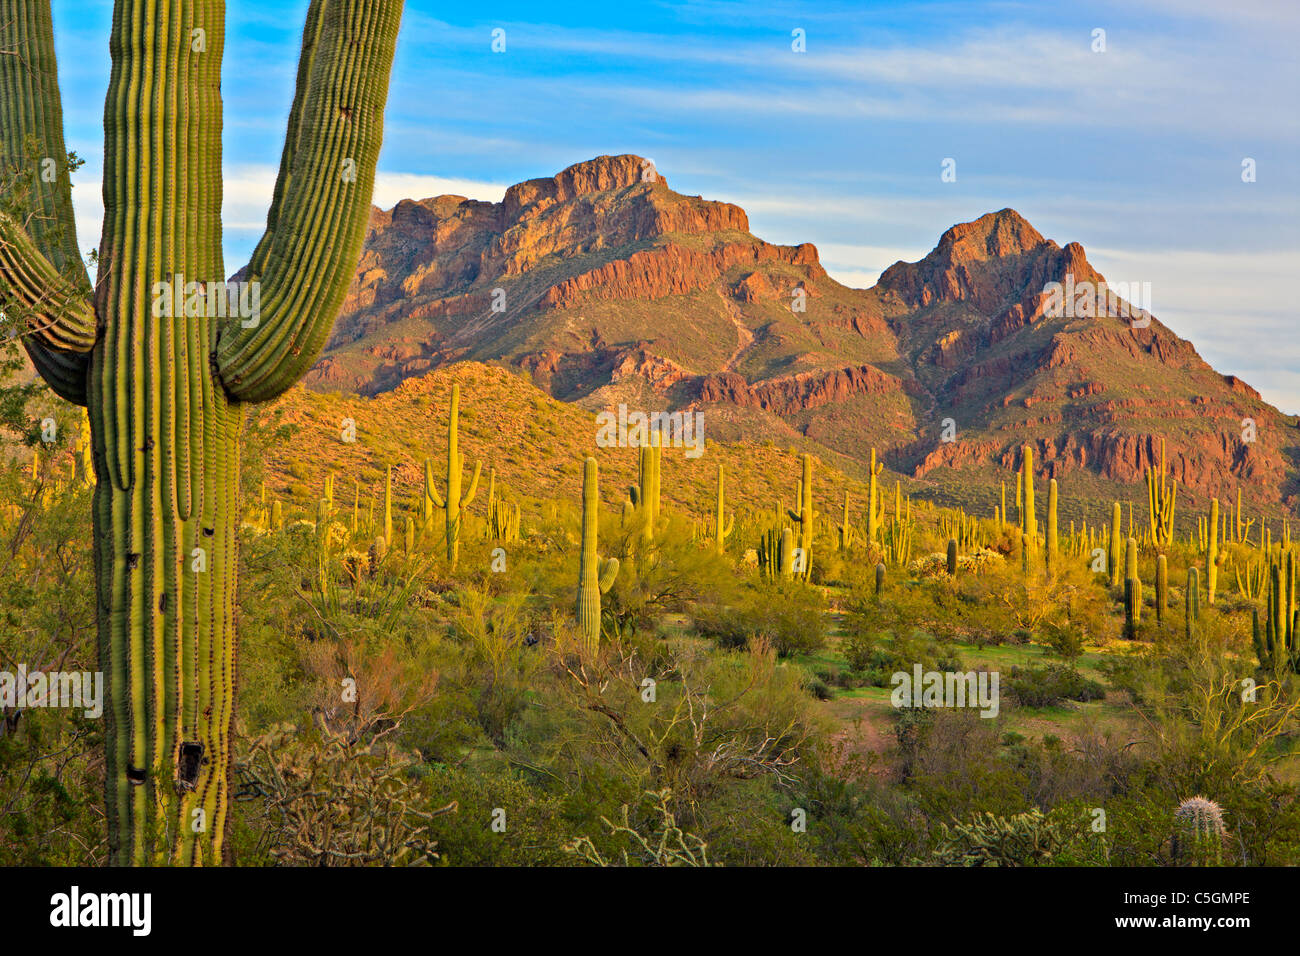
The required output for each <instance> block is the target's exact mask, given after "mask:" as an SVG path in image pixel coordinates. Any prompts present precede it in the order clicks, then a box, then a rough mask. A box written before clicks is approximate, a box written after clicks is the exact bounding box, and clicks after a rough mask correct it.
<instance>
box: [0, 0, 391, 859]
mask: <svg viewBox="0 0 1300 956" xmlns="http://www.w3.org/2000/svg"><path fill="white" fill-rule="evenodd" d="M401 8H402V4H401V3H400V2H399V0H341V2H338V0H329V2H326V0H313V2H312V3H311V4H310V6H309V8H308V11H307V29H306V31H305V37H306V42H304V44H303V54H302V62H301V66H300V69H299V71H298V79H297V89H296V92H295V95H294V99H293V105H292V108H291V112H290V120H289V132H288V136H287V138H286V142H285V147H284V151H283V158H282V161H281V167H280V175H279V178H278V180H277V183H276V188H275V194H274V197H273V200H272V203H271V208H270V211H269V214H268V216H267V230H266V233H265V235H264V236H263V238H262V240H261V242H260V243H259V244H258V246H257V249H256V251H255V252H254V254H253V258H252V261H251V262H250V263H249V264H248V268H247V270H246V275H247V277H248V278H247V281H248V282H249V283H251V284H252V285H251V287H252V288H255V289H257V290H258V293H259V295H258V298H259V301H260V303H261V307H260V315H259V316H258V317H257V319H258V320H257V321H256V322H245V321H242V320H244V319H247V318H250V316H247V315H238V314H237V315H234V316H227V314H226V310H225V308H224V306H225V305H226V304H227V302H228V300H226V301H218V300H222V299H223V298H224V297H225V295H226V288H225V277H226V275H227V274H228V273H227V270H226V268H225V266H224V264H223V261H222V249H221V224H220V216H221V195H222V191H221V131H222V101H221V89H220V83H221V58H222V51H223V48H224V45H225V35H224V34H225V30H224V21H225V17H224V4H222V3H221V2H219V0H169V2H164V0H139V2H135V3H125V2H119V3H117V4H116V7H115V11H114V18H113V35H112V38H111V40H110V43H109V49H110V52H111V55H112V72H111V78H110V81H109V88H108V95H107V97H106V101H105V110H104V166H103V198H104V220H103V221H104V229H103V235H102V237H101V239H100V242H99V250H100V259H99V280H98V287H97V288H96V290H95V291H94V293H93V295H92V293H91V291H90V285H89V282H88V281H87V277H86V273H85V270H84V268H82V267H81V265H80V254H79V251H78V250H79V246H78V243H77V238H76V233H75V225H74V223H73V217H72V206H71V193H70V184H69V180H68V176H67V168H66V163H65V157H66V156H67V151H66V148H65V145H64V140H63V134H62V123H63V118H62V110H61V103H60V97H59V93H58V79H57V70H56V66H55V53H54V40H53V28H52V24H51V17H50V10H49V4H48V3H32V2H19V0H8V2H6V3H4V5H3V12H0V49H3V50H4V51H5V53H6V54H14V55H12V56H9V55H3V56H0V163H2V164H3V165H4V166H5V167H9V166H10V165H11V164H14V163H21V162H22V156H23V152H24V144H25V143H27V142H30V141H34V142H35V144H36V148H37V155H38V156H41V157H54V158H56V160H57V163H58V165H59V174H58V175H57V176H56V177H51V178H52V179H53V180H54V181H53V182H48V181H46V179H45V177H40V176H32V177H30V178H31V179H32V181H33V188H32V189H31V190H30V191H28V192H27V193H26V194H25V195H24V196H23V197H19V201H21V202H22V204H23V205H24V206H25V207H26V208H22V209H17V210H12V209H10V210H6V211H5V212H4V213H0V287H2V288H4V289H5V291H6V293H7V294H8V295H7V299H8V300H7V301H6V303H5V308H6V309H7V311H8V312H9V315H10V317H11V318H15V319H16V320H17V321H18V322H19V323H20V325H22V326H24V327H25V328H26V329H28V330H31V334H29V335H26V336H24V344H25V346H26V348H27V349H28V352H29V354H30V355H31V356H32V361H33V363H34V364H35V366H36V368H37V370H38V371H39V372H40V374H41V375H42V376H43V377H44V378H45V379H46V381H47V382H48V383H49V384H50V386H51V388H53V390H54V391H55V392H56V393H57V394H59V395H60V396H61V397H63V398H65V399H68V400H69V401H72V402H74V403H76V404H78V405H84V406H86V407H87V408H88V409H89V412H90V430H91V441H92V445H93V457H94V470H95V474H96V476H97V478H98V483H97V485H96V490H95V496H94V505H93V517H94V525H95V533H94V542H95V544H94V547H95V567H96V578H97V581H96V591H97V603H98V614H97V619H98V640H99V666H100V669H102V670H103V671H104V672H105V673H106V674H107V676H108V680H107V684H108V688H107V701H106V721H105V728H104V739H105V797H106V817H107V824H108V856H109V860H110V862H112V863H114V864H157V863H164V862H171V863H177V864H184V865H190V864H196V863H208V864H213V863H219V862H220V861H221V857H222V847H223V840H224V834H225V830H226V815H227V807H228V801H229V794H230V783H229V769H228V768H229V765H230V726H231V721H232V708H233V703H234V686H235V668H236V661H235V634H234V618H235V613H234V602H235V593H236V586H235V580H236V564H237V560H236V554H235V522H236V520H237V512H238V508H237V498H238V490H237V489H238V472H239V458H240V433H241V429H240V424H241V418H242V407H243V404H244V403H246V402H263V401H267V400H269V399H272V398H274V397H276V396H277V395H279V394H281V393H282V392H283V391H285V390H286V389H288V388H289V387H290V386H291V385H292V384H293V383H294V382H296V381H297V380H298V379H299V378H300V377H301V376H302V374H303V373H304V372H305V371H306V370H307V368H308V367H310V365H311V364H312V363H313V362H314V361H315V360H316V358H317V356H318V355H319V353H320V350H321V348H322V346H323V345H324V343H325V339H326V337H327V336H328V335H329V331H330V326H331V324H332V323H333V321H334V318H335V316H336V314H337V312H338V308H339V306H340V304H341V303H342V300H343V298H344V296H345V295H346V293H347V288H348V285H349V283H350V282H351V279H352V276H353V273H354V271H355V268H356V263H357V260H358V258H359V256H360V251H361V244H362V241H363V239H364V236H365V229H366V223H367V219H368V216H369V212H370V199H371V193H372V189H373V185H374V168H375V162H376V159H377V158H378V154H379V149H380V141H381V138H382V123H383V106H384V102H385V100H386V98H387V91H388V74H389V70H390V68H391V66H392V59H393V52H394V47H395V44H396V39H397V32H398V25H399V22H400V18H401ZM199 27H201V28H202V30H203V31H204V37H205V40H206V42H205V43H203V44H194V43H192V39H191V36H192V31H193V30H195V29H197V28H199ZM344 110H346V111H347V112H346V115H345V116H344V115H343V111H344ZM341 157H348V158H349V159H351V160H352V161H353V162H352V166H353V167H354V172H355V175H352V176H348V177H346V178H345V177H341V176H340V175H339V161H340V158H341ZM16 204H17V203H15V205H16ZM14 212H16V213H17V215H13V214H12V213H14ZM28 222H30V225H26V223H28ZM160 287H161V289H162V290H163V291H161V292H160V291H159V288H160ZM205 293H206V298H207V303H206V304H205V303H204V301H203V300H204V297H205ZM250 302H251V296H250ZM178 303H179V304H181V308H182V312H183V314H176V312H175V305H176V304H178ZM243 304H247V303H243ZM159 312H162V315H159ZM196 313H197V314H196ZM195 548H201V549H202V550H203V552H204V553H205V555H206V564H205V567H206V570H205V571H204V572H202V573H196V572H194V571H192V570H190V568H191V563H190V555H191V553H192V551H193V549H195ZM196 810H202V811H203V816H204V818H205V820H206V827H205V828H203V829H202V830H201V831H199V832H196V831H195V828H194V827H193V826H191V821H192V819H193V816H192V814H193V811H196Z"/></svg>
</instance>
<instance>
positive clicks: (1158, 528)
mask: <svg viewBox="0 0 1300 956" xmlns="http://www.w3.org/2000/svg"><path fill="white" fill-rule="evenodd" d="M1146 482H1147V509H1148V512H1147V513H1148V516H1149V517H1148V521H1149V523H1150V530H1151V541H1152V543H1153V544H1154V545H1155V546H1156V547H1163V548H1167V547H1169V545H1170V544H1171V543H1172V542H1173V540H1174V502H1175V501H1176V499H1177V498H1178V482H1177V481H1174V482H1173V484H1172V487H1171V486H1170V485H1167V484H1166V483H1165V440H1164V439H1163V438H1162V439H1160V472H1159V474H1157V473H1156V471H1155V470H1154V469H1153V468H1150V467H1148V468H1147V469H1146Z"/></svg>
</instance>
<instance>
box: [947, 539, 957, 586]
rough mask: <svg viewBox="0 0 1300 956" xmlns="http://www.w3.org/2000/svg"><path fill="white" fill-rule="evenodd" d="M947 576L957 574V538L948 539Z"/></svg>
mask: <svg viewBox="0 0 1300 956" xmlns="http://www.w3.org/2000/svg"><path fill="white" fill-rule="evenodd" d="M947 558H948V576H949V577H953V576H955V575H956V574H957V539H956V538H949V539H948V555H947Z"/></svg>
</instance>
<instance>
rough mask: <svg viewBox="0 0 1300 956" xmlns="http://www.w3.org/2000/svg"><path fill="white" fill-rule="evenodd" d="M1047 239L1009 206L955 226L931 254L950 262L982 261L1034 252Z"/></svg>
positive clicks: (943, 236)
mask: <svg viewBox="0 0 1300 956" xmlns="http://www.w3.org/2000/svg"><path fill="white" fill-rule="evenodd" d="M1046 242H1047V240H1046V239H1044V238H1043V236H1042V233H1040V232H1039V231H1038V230H1037V229H1035V228H1034V227H1033V226H1031V225H1030V224H1029V221H1028V220H1027V219H1025V217H1024V216H1022V215H1020V213H1018V212H1016V211H1015V210H1014V209H1011V208H1007V209H999V210H998V211H997V212H990V213H985V214H984V215H983V216H980V217H979V218H978V219H975V220H973V221H971V222H962V223H958V224H957V225H955V226H953V227H952V228H951V229H949V230H948V231H947V232H945V233H944V234H943V235H942V236H941V237H940V238H939V244H938V245H937V246H936V247H935V249H934V251H933V252H931V253H930V256H935V255H939V256H941V257H943V258H944V259H946V260H947V261H950V262H972V261H975V262H978V261H982V260H985V259H999V258H1003V257H1005V256H1014V255H1020V254H1022V253H1025V252H1031V251H1033V250H1034V249H1037V248H1038V247H1039V246H1041V245H1043V244H1044V243H1046ZM927 258H929V257H927Z"/></svg>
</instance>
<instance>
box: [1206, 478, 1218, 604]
mask: <svg viewBox="0 0 1300 956" xmlns="http://www.w3.org/2000/svg"><path fill="white" fill-rule="evenodd" d="M1218 582H1219V499H1218V498H1211V499H1210V522H1209V544H1208V547H1207V549H1206V552H1205V587H1206V590H1207V591H1208V592H1209V593H1208V595H1207V596H1206V599H1207V600H1208V601H1209V603H1210V604H1211V605H1213V604H1214V590H1215V588H1216V586H1217V585H1218Z"/></svg>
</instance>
